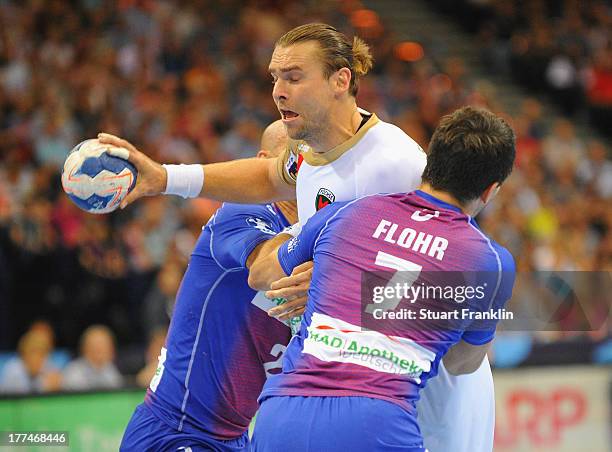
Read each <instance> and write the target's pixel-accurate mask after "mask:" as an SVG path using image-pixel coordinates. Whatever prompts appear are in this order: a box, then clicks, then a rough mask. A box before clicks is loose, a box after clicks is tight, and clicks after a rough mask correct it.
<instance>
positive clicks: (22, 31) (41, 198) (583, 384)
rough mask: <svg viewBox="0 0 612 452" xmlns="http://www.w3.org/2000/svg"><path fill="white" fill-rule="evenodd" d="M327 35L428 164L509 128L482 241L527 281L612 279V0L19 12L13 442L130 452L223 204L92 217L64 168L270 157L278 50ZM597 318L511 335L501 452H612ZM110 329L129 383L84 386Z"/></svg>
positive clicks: (29, 6)
mask: <svg viewBox="0 0 612 452" xmlns="http://www.w3.org/2000/svg"><path fill="white" fill-rule="evenodd" d="M313 21H322V22H327V23H330V24H333V25H335V26H336V27H338V28H339V29H341V30H342V31H344V32H346V33H347V34H349V35H353V34H359V35H360V36H361V37H363V38H364V39H365V40H366V41H367V42H368V43H369V44H370V46H371V47H372V50H373V53H374V56H375V60H376V63H375V67H374V70H373V71H372V73H371V74H369V75H368V76H366V77H365V78H364V79H363V81H362V82H361V86H360V93H359V98H358V102H359V105H360V106H361V107H363V108H366V109H368V110H370V111H374V112H376V113H377V115H378V116H379V117H381V118H382V119H384V120H387V121H390V122H393V123H395V124H397V125H398V126H400V127H401V128H402V129H403V130H405V131H406V132H407V133H408V134H409V135H411V136H412V137H413V138H414V139H415V140H416V141H417V142H419V143H420V144H421V145H422V146H423V148H426V147H427V143H428V139H429V137H430V134H431V132H432V130H433V129H434V128H435V126H436V124H437V121H438V120H439V118H440V117H441V115H443V114H445V113H447V112H450V111H452V110H453V109H455V108H457V107H459V106H462V105H464V104H473V105H480V106H485V107H487V108H490V109H491V110H493V111H494V112H497V113H499V114H502V115H504V116H505V117H507V118H508V119H509V120H510V121H511V122H512V124H513V126H514V128H515V130H516V133H517V152H518V153H517V165H516V168H515V171H514V172H513V174H512V176H511V177H510V179H509V180H508V182H507V183H506V184H505V187H504V189H503V190H502V191H501V193H500V195H499V196H498V198H497V199H496V201H495V203H494V206H493V207H492V208H490V209H487V210H486V211H485V212H484V213H483V214H482V215H481V216H480V217H479V218H478V220H479V221H480V223H481V225H482V227H483V229H484V230H485V231H486V232H487V233H489V234H490V235H492V236H493V237H494V238H495V239H496V240H497V241H499V242H500V243H501V244H503V245H504V246H506V247H507V248H509V249H510V250H511V252H512V253H513V254H514V256H515V257H516V260H517V265H518V269H519V271H520V272H523V273H524V274H533V273H534V272H545V271H550V270H556V271H564V272H591V273H593V272H604V273H601V274H603V275H607V276H606V277H608V278H609V276H610V270H611V269H612V232H611V229H610V226H611V225H612V206H611V203H610V199H611V196H612V163H611V161H610V133H611V130H612V127H611V126H612V32H611V30H612V5H611V3H610V2H609V1H601V0H580V1H579V0H566V1H562V0H559V1H557V0H549V1H545V0H523V1H519V0H429V1H425V0H423V1H420V0H413V1H410V0H379V1H373V0H372V1H367V2H362V1H358V0H355V1H352V0H348V1H300V2H297V1H290V0H284V1H272V0H270V1H240V0H216V1H209V0H193V1H188V0H184V1H153V0H151V1H146V0H120V1H116V2H113V1H103V0H82V1H76V0H75V1H63V0H51V1H45V0H23V1H10V0H0V430H2V431H8V430H65V431H69V432H70V444H71V445H70V449H71V450H83V451H102V450H116V449H117V445H118V443H119V440H120V437H121V433H122V430H123V428H124V426H125V424H126V423H127V420H128V419H129V416H130V415H131V412H132V410H133V408H134V407H135V405H136V404H138V403H139V402H140V401H141V400H142V396H143V391H144V390H143V389H141V388H143V387H146V385H147V381H148V378H149V377H150V375H151V374H152V372H153V371H154V368H155V362H156V356H157V353H158V351H159V347H160V343H162V341H163V334H164V328H165V327H166V326H167V324H168V321H169V313H170V312H171V309H172V305H173V301H174V294H175V291H176V289H177V287H178V284H179V282H180V279H181V276H182V272H183V270H184V268H185V266H186V263H187V259H188V256H189V253H190V250H191V248H192V246H193V245H194V243H195V240H196V237H197V236H198V234H199V231H200V229H201V226H202V224H204V223H205V222H206V221H207V219H208V217H209V216H210V215H211V213H212V212H213V211H214V209H215V208H216V207H217V204H215V203H213V202H210V201H207V200H204V199H198V200H192V201H182V200H178V199H173V198H170V197H158V198H149V199H146V200H141V201H139V202H138V203H136V204H135V205H133V206H131V207H130V208H128V209H126V210H125V211H121V212H117V213H113V214H111V215H106V216H93V215H87V214H85V213H83V212H81V211H79V210H78V209H77V208H76V207H75V206H74V205H73V204H71V202H70V201H69V200H68V199H67V198H66V196H65V195H64V194H63V193H62V191H61V186H60V182H59V172H60V168H61V165H62V163H63V161H64V159H65V156H66V154H67V152H68V151H69V150H70V149H71V148H72V147H73V146H74V145H75V144H76V143H78V142H79V141H81V140H82V139H84V138H88V137H94V136H95V135H96V134H97V132H99V131H107V132H111V133H114V134H117V135H120V136H123V137H125V138H128V139H129V140H130V141H132V142H133V143H135V144H137V145H138V146H139V147H140V148H141V149H143V150H145V151H146V152H147V153H148V154H149V155H151V156H152V157H154V158H155V159H157V160H160V161H164V162H177V163H178V162H183V163H194V162H205V163H206V162H216V161H221V160H226V159H233V158H240V157H247V156H251V155H254V153H255V152H256V151H257V150H258V142H259V137H260V134H261V132H262V130H263V128H264V127H265V125H266V124H268V123H269V122H271V121H272V120H274V119H275V118H276V117H277V115H278V113H277V111H276V109H275V106H274V104H273V102H272V99H271V84H270V77H269V74H268V73H267V70H266V69H267V65H268V62H269V57H270V55H271V52H272V48H273V43H274V42H275V40H276V39H277V38H278V37H279V36H280V35H281V34H282V33H283V32H285V31H287V30H289V29H290V28H292V27H294V26H296V25H299V24H302V23H306V22H313ZM608 287H609V286H608ZM595 298H597V303H594V302H593V300H594V299H595ZM602 303H603V304H602ZM578 304H579V305H580V307H581V308H582V309H583V310H584V311H587V312H590V313H591V314H592V316H589V320H590V321H589V322H587V323H586V324H585V323H584V322H583V323H580V322H578V323H580V324H579V325H578V323H576V319H575V318H574V317H572V314H571V313H569V314H568V313H566V314H567V315H565V316H563V318H561V319H557V320H559V321H558V322H556V323H555V324H554V327H553V328H547V329H546V331H538V330H535V331H534V330H532V331H516V330H513V331H505V330H503V328H502V331H500V332H499V334H498V337H497V339H496V341H495V344H494V350H493V353H492V356H491V361H492V363H493V365H494V378H495V383H496V403H497V427H496V440H495V450H496V451H500V452H503V451H575V450H580V451H593V452H598V451H610V450H612V447H611V446H610V438H611V425H612V419H611V414H610V413H611V408H610V405H611V403H610V389H611V382H612V378H611V366H610V365H611V363H612V337H611V323H610V315H609V310H610V292H603V293H596V294H595V295H594V297H593V298H591V297H587V298H586V299H580V300H578ZM602 306H603V308H602ZM92 325H105V326H107V327H108V328H109V330H106V329H103V328H97V329H96V328H95V331H96V332H97V333H98V335H97V340H95V341H92V344H90V345H88V346H87V347H91V348H92V350H93V351H91V350H90V352H91V353H94V354H95V353H98V356H99V357H100V359H101V360H106V361H108V363H107V367H108V368H113V366H114V368H115V370H116V373H113V372H111V374H113V375H114V377H113V378H109V379H108V381H107V384H106V387H104V388H103V387H100V386H99V385H93V384H90V383H91V382H89V383H88V382H80V383H79V382H78V381H77V382H74V381H72V380H74V378H71V377H70V376H69V375H68V373H69V372H68V370H67V369H69V367H70V361H71V360H73V359H76V358H78V357H79V354H80V348H79V344H80V338H81V335H82V334H83V332H84V331H85V329H86V328H88V327H90V326H92ZM576 330H580V331H576ZM109 332H110V334H109ZM111 336H112V339H113V341H109V340H108V339H109V338H110V337H111ZM18 348H19V350H20V351H21V352H22V355H23V354H24V353H25V354H28V353H31V354H32V355H33V356H34V355H35V356H34V358H33V359H36V357H38V358H39V359H42V360H46V362H47V364H46V366H45V368H44V370H43V371H42V372H43V374H44V375H42V379H41V381H43V388H42V389H41V390H40V391H38V392H37V393H31V392H28V390H27V389H26V390H25V391H26V392H25V393H21V394H14V393H12V392H11V390H10V387H11V383H12V382H11V381H9V380H10V378H11V377H10V375H9V374H7V372H6V369H7V365H8V364H10V363H11V362H14V361H15V360H17V359H19V354H18V353H17V350H18ZM69 382H72V383H70V384H69ZM7 388H9V389H7ZM71 390H73V391H71ZM0 449H2V448H1V447H0ZM20 450H29V449H27V448H23V449H20ZM31 450H35V449H31ZM41 450H47V449H41ZM48 450H53V448H51V449H48ZM58 450H60V449H58ZM61 450H65V449H61Z"/></svg>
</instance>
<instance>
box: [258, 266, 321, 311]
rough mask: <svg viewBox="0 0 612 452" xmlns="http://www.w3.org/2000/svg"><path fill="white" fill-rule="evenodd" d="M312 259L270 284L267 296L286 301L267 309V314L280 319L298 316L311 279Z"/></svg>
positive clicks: (306, 296)
mask: <svg viewBox="0 0 612 452" xmlns="http://www.w3.org/2000/svg"><path fill="white" fill-rule="evenodd" d="M312 266H313V263H312V261H308V262H304V263H303V264H302V265H298V266H297V267H295V268H294V269H293V272H292V273H291V276H286V277H285V278H281V279H279V280H278V281H275V282H273V283H272V284H271V285H270V289H271V290H269V291H267V292H266V297H268V298H285V299H287V302H285V303H283V304H281V305H278V306H276V307H274V308H272V309H270V310H269V311H268V315H270V316H272V317H277V318H278V319H280V320H287V319H290V318H292V317H297V316H300V315H302V314H303V313H304V310H305V309H306V301H307V300H308V288H309V287H310V280H311V279H312Z"/></svg>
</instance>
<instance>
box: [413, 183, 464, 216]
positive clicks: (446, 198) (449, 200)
mask: <svg viewBox="0 0 612 452" xmlns="http://www.w3.org/2000/svg"><path fill="white" fill-rule="evenodd" d="M419 190H421V191H422V192H425V193H427V194H428V195H431V196H433V197H434V198H436V199H439V200H440V201H443V202H445V203H446V204H450V205H451V206H455V207H458V208H459V209H461V211H462V212H463V213H467V212H466V206H464V205H463V204H462V203H461V202H460V201H459V200H458V199H457V198H455V197H454V196H453V195H451V194H450V193H448V192H446V191H442V190H436V189H435V188H433V187H432V186H431V185H429V184H428V183H427V182H423V183H422V184H421V186H420V187H419Z"/></svg>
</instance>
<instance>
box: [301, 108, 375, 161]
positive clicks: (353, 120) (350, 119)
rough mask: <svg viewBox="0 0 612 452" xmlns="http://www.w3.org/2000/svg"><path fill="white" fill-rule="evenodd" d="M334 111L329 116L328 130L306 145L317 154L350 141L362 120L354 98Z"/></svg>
mask: <svg viewBox="0 0 612 452" xmlns="http://www.w3.org/2000/svg"><path fill="white" fill-rule="evenodd" d="M345 102H346V103H343V104H342V105H339V108H337V109H336V111H334V112H332V113H331V114H330V123H329V128H328V130H327V131H326V133H324V134H322V136H321V138H320V140H317V141H318V142H316V143H310V142H309V143H308V145H309V146H310V147H311V149H312V150H313V151H314V152H316V153H319V154H324V153H325V152H328V151H331V150H332V149H334V148H335V147H336V146H339V145H340V144H342V143H344V142H345V141H346V140H348V139H350V138H351V137H352V136H353V135H355V133H356V132H357V130H358V129H359V125H360V124H361V120H362V119H363V118H362V116H361V113H359V110H358V109H357V104H356V102H355V98H353V97H350V98H349V99H347V100H346V101H345Z"/></svg>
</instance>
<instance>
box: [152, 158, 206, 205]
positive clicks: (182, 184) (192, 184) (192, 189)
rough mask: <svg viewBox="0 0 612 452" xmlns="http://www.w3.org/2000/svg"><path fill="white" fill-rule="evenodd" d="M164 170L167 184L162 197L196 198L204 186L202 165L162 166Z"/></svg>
mask: <svg viewBox="0 0 612 452" xmlns="http://www.w3.org/2000/svg"><path fill="white" fill-rule="evenodd" d="M162 166H163V167H164V168H165V169H166V174H167V175H168V177H167V182H166V191H164V195H178V196H182V197H183V198H185V199H187V198H197V197H198V196H200V192H201V191H202V187H203V186H204V168H202V165H183V164H181V165H162Z"/></svg>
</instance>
